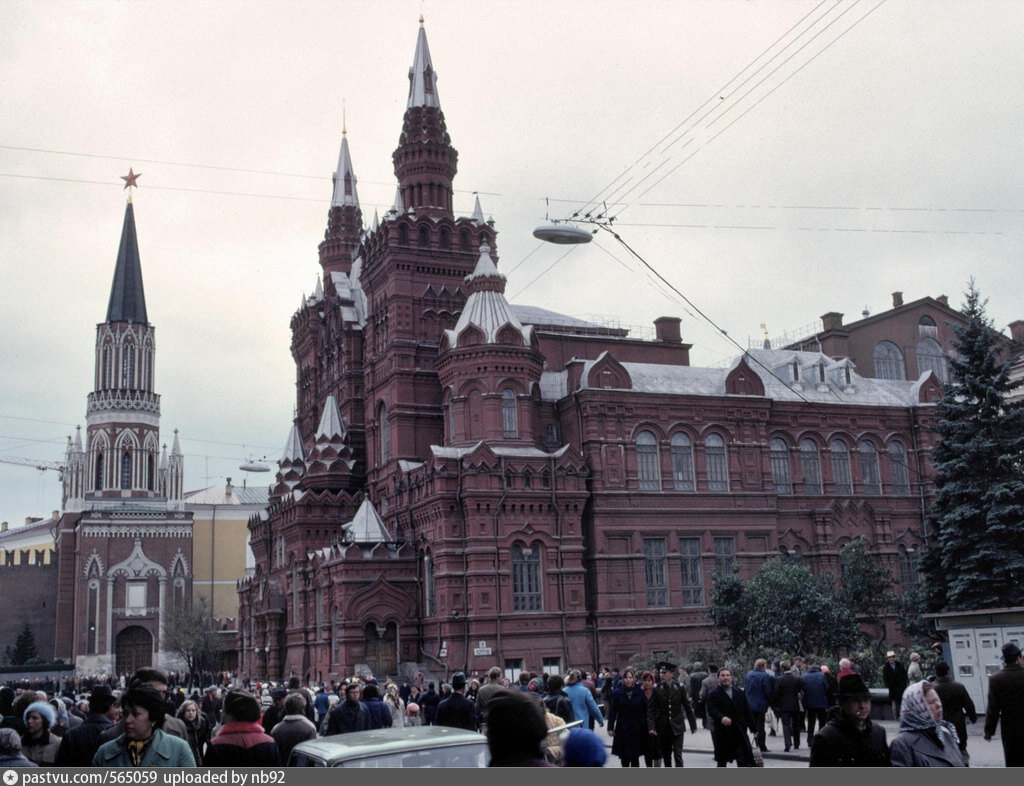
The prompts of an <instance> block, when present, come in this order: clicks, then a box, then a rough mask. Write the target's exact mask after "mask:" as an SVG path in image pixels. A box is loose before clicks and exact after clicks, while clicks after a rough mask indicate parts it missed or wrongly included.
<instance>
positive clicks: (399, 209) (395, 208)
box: [390, 186, 405, 215]
mask: <svg viewBox="0 0 1024 786" xmlns="http://www.w3.org/2000/svg"><path fill="white" fill-rule="evenodd" d="M390 212H392V213H395V214H397V215H401V214H402V213H404V212H405V206H404V205H403V204H402V188H401V186H396V187H395V201H394V203H392V205H391V211H390Z"/></svg>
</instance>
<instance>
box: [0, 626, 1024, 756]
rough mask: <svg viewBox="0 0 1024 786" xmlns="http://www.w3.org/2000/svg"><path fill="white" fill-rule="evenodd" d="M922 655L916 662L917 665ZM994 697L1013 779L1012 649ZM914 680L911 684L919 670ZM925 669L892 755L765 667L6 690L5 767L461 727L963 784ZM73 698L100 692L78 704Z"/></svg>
mask: <svg viewBox="0 0 1024 786" xmlns="http://www.w3.org/2000/svg"><path fill="white" fill-rule="evenodd" d="M914 654H916V653H914ZM1003 658H1004V661H1005V667H1004V668H1003V669H1002V670H1001V671H999V672H998V673H996V674H994V675H992V677H991V679H990V689H989V696H988V713H987V715H986V721H985V730H984V735H985V739H986V740H988V739H991V737H992V736H993V734H995V731H996V728H997V725H998V724H1002V728H1001V735H1002V744H1003V749H1004V754H1005V759H1006V764H1007V765H1008V766H1020V765H1022V764H1024V658H1022V656H1021V651H1020V649H1019V648H1018V647H1017V646H1016V645H1015V644H1013V643H1008V644H1007V645H1006V646H1005V647H1004V648H1003ZM915 666H916V667H917V669H916V670H915V668H914V667H915ZM929 667H930V669H931V670H933V671H934V674H925V672H924V671H923V669H922V663H921V658H920V657H919V656H918V657H917V658H914V657H913V656H912V657H911V661H910V667H909V668H906V667H904V666H903V664H901V663H899V661H898V660H897V658H896V656H895V653H893V652H890V653H889V658H888V662H887V663H886V665H885V666H884V667H883V670H882V678H883V682H884V683H885V685H886V687H887V688H888V691H889V696H890V698H891V700H892V702H893V710H894V712H895V716H896V717H897V718H898V719H899V733H898V734H897V735H896V736H895V737H894V739H892V741H891V742H890V741H889V740H887V739H886V732H885V729H884V728H883V727H882V726H881V725H880V724H878V723H873V722H872V721H871V717H870V716H871V706H872V696H871V692H870V691H869V689H868V688H867V686H866V684H865V681H864V677H863V675H862V674H861V673H860V670H859V667H858V666H857V664H856V663H854V662H853V661H851V660H850V659H845V658H844V659H843V660H841V661H840V663H839V671H838V673H837V674H836V675H832V674H830V673H829V670H828V668H827V666H824V665H822V664H821V663H819V662H815V661H814V660H813V659H808V660H805V659H803V658H799V657H797V658H794V659H793V660H792V661H781V662H774V663H769V662H768V661H767V660H765V659H763V658H762V659H757V660H756V661H755V663H754V664H753V666H752V668H751V669H750V670H749V671H748V672H747V673H746V674H745V675H744V676H743V679H742V687H740V686H739V685H736V684H734V682H733V679H734V675H733V671H732V669H730V668H718V667H717V666H716V665H714V664H708V665H707V668H705V667H704V664H702V663H694V664H692V666H691V668H690V670H689V673H687V672H686V671H684V670H680V669H679V667H678V665H677V664H675V663H671V662H668V661H662V662H660V663H658V664H657V666H656V667H655V668H653V669H650V670H642V671H641V672H640V673H639V674H638V673H637V670H636V669H634V668H633V667H631V666H630V667H626V668H624V669H623V670H622V671H621V673H620V671H619V670H618V669H612V668H606V669H604V670H603V672H602V674H600V675H598V674H596V673H588V672H586V671H582V670H578V669H571V670H569V671H567V672H566V673H565V674H564V675H562V674H533V673H527V672H524V673H521V674H520V675H519V677H518V680H517V681H516V682H515V683H512V682H510V681H509V679H508V678H507V677H506V676H505V675H504V673H503V671H502V670H501V669H499V668H497V667H495V668H492V669H490V671H489V672H488V673H487V675H486V676H483V677H480V678H467V676H466V675H465V674H464V673H463V672H455V673H454V674H452V675H451V677H450V678H449V679H448V680H447V681H446V682H443V683H438V684H437V685H436V688H437V689H435V683H434V682H433V681H429V680H427V679H425V677H424V675H423V674H422V673H418V674H416V675H415V676H413V677H411V678H409V679H402V680H397V681H392V680H385V681H384V682H383V683H381V682H378V680H376V679H374V678H373V677H370V676H366V677H353V678H351V679H349V680H345V681H343V682H340V683H338V682H333V681H332V682H330V683H328V684H323V685H319V686H317V687H315V688H314V687H311V686H308V685H303V684H301V682H300V680H299V679H298V678H297V677H293V678H291V680H289V682H288V683H287V684H286V685H284V684H281V685H278V684H268V685H262V684H255V685H243V684H242V683H240V682H238V681H237V680H232V677H231V675H226V674H221V675H217V679H218V680H223V681H218V682H216V683H211V684H210V685H208V686H207V687H206V688H205V689H203V690H202V691H200V690H199V689H198V688H193V689H191V690H189V691H187V690H186V689H185V688H184V687H183V686H182V685H180V684H178V685H175V676H174V675H168V674H167V673H165V672H163V671H160V670H158V669H155V668H143V669H140V670H139V671H137V672H136V673H135V674H133V675H130V676H127V677H125V678H116V679H94V680H90V681H89V682H88V683H87V684H86V683H80V684H78V685H76V686H65V689H64V690H63V691H62V690H61V688H60V686H59V685H52V686H51V687H52V688H53V690H52V692H48V691H47V690H45V689H44V688H43V687H38V688H37V687H35V686H32V685H14V686H12V685H6V686H3V687H0V714H2V715H3V720H2V723H0V766H5V767H7V766H40V767H46V766H79V767H84V766H98V767H110V766H117V767H126V766H168V767H191V766H211V767H227V766H242V767H259V766H283V765H286V764H287V762H288V761H289V756H290V754H291V751H292V749H293V748H294V747H295V746H296V745H298V744H299V743H301V742H304V741H306V740H313V739H316V738H318V737H329V736H333V735H337V734H346V733H349V732H355V731H363V730H369V729H379V728H385V727H394V726H419V725H439V726H451V727H457V728H462V729H467V730H471V731H479V732H482V733H483V734H485V735H486V737H487V742H488V746H489V748H490V753H491V764H492V765H493V766H557V765H566V766H603V765H604V763H605V761H606V760H607V756H608V754H607V752H606V748H605V744H604V741H603V740H602V739H600V738H599V737H598V736H597V734H595V732H594V727H595V725H597V726H604V725H605V724H607V732H608V735H609V736H610V737H611V739H612V745H611V754H612V755H613V756H617V757H618V758H619V760H620V762H621V764H622V766H623V767H639V766H640V762H641V761H643V763H644V765H645V766H647V767H662V766H664V767H672V766H675V767H681V766H683V738H684V735H685V733H686V731H687V730H689V731H690V733H691V734H694V733H696V732H697V729H698V723H700V724H701V725H702V726H703V728H704V729H707V730H710V732H711V738H712V744H713V748H714V759H715V762H716V764H717V765H718V766H719V767H725V766H727V765H728V764H730V763H735V764H736V766H740V767H752V766H758V765H760V764H762V763H763V756H762V754H763V753H764V752H767V750H768V747H767V742H768V740H767V737H768V730H769V729H770V730H771V731H770V733H771V734H776V731H775V729H776V728H778V729H779V730H781V735H780V736H781V737H782V739H783V743H784V745H785V750H786V751H790V750H794V749H799V748H800V743H801V736H802V735H805V736H804V737H803V739H804V740H805V741H806V742H807V745H808V747H809V748H810V764H811V766H812V767H815V766H832V767H846V766H890V765H892V766H914V767H917V766H966V765H967V764H968V762H969V761H970V755H969V753H968V751H967V732H966V723H967V722H971V723H974V722H975V721H976V720H977V713H976V709H975V706H974V704H973V702H972V701H971V698H970V696H969V695H968V692H967V690H966V689H965V687H964V686H963V685H961V684H960V683H958V682H956V681H955V680H954V679H953V678H952V676H951V675H950V669H949V665H948V664H947V663H946V662H945V661H943V660H941V659H940V660H938V661H936V662H934V663H931V664H929ZM74 688H86V690H85V691H82V692H77V691H75V690H74Z"/></svg>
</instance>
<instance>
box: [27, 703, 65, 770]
mask: <svg viewBox="0 0 1024 786" xmlns="http://www.w3.org/2000/svg"><path fill="white" fill-rule="evenodd" d="M21 718H22V721H23V722H24V724H25V734H24V735H23V736H22V738H21V753H22V755H23V756H24V757H25V758H26V759H29V760H30V761H34V762H35V763H36V764H38V765H39V766H41V767H46V766H49V765H52V764H54V763H55V762H56V761H57V751H59V750H60V737H58V736H57V735H56V734H51V733H50V729H52V728H53V724H54V723H55V722H56V720H57V715H56V713H55V712H54V711H53V707H52V706H51V705H50V704H49V702H45V701H34V702H32V703H31V704H29V705H28V707H26V708H25V712H24V713H23V714H22V716H21Z"/></svg>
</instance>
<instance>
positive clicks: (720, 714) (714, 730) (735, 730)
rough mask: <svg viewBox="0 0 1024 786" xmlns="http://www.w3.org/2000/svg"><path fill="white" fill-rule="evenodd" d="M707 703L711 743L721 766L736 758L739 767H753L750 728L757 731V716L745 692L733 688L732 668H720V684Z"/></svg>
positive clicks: (711, 693) (716, 759)
mask: <svg viewBox="0 0 1024 786" xmlns="http://www.w3.org/2000/svg"><path fill="white" fill-rule="evenodd" d="M706 706H707V712H708V717H709V718H710V719H711V721H712V724H713V725H712V727H711V742H712V744H713V745H714V747H715V762H716V763H717V764H718V766H719V767H724V766H726V764H728V763H729V762H730V761H734V760H735V762H736V766H737V767H753V766H754V753H753V750H752V749H751V747H750V738H749V737H748V736H747V731H748V730H749V731H753V730H754V716H753V715H752V714H751V712H750V708H749V707H748V706H747V699H746V697H745V696H744V695H743V691H742V690H741V689H740V688H736V687H733V684H732V672H731V671H730V670H729V669H719V670H718V687H717V688H715V689H714V690H712V691H709V692H708V695H707V700H706Z"/></svg>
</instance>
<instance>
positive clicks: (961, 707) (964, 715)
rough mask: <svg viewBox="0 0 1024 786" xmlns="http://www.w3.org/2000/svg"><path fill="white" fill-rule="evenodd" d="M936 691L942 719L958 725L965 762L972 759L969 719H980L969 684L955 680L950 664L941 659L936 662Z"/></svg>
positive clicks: (972, 721) (957, 731)
mask: <svg viewBox="0 0 1024 786" xmlns="http://www.w3.org/2000/svg"><path fill="white" fill-rule="evenodd" d="M934 687H935V692H936V693H937V694H938V695H939V699H940V700H941V701H942V719H943V720H947V721H949V722H950V723H952V724H953V726H955V727H956V736H957V737H959V738H960V753H961V754H962V755H963V757H964V762H968V761H970V756H969V755H968V753H967V720H968V718H969V719H970V721H971V723H974V722H976V721H977V720H978V713H977V711H976V710H975V708H974V701H973V700H972V699H971V695H970V694H969V693H968V692H967V686H965V685H963V684H962V683H959V682H957V681H956V680H954V679H953V678H952V677H951V676H950V674H949V664H948V663H946V661H944V660H940V661H938V662H936V664H935V682H934Z"/></svg>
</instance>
